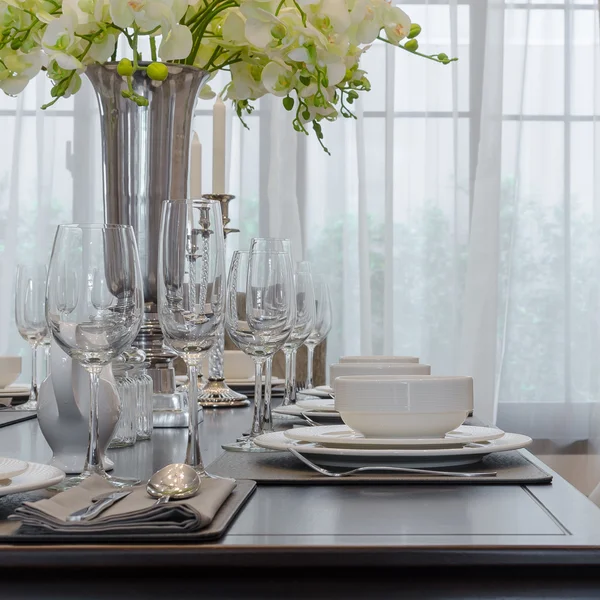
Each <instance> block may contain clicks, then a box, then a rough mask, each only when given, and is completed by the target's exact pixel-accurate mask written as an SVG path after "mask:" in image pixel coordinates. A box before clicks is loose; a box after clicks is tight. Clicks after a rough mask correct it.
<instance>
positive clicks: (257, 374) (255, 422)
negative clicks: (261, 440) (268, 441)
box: [250, 358, 264, 439]
mask: <svg viewBox="0 0 600 600" xmlns="http://www.w3.org/2000/svg"><path fill="white" fill-rule="evenodd" d="M263 362H264V359H257V358H255V359H254V412H253V413H252V431H251V432H250V439H252V438H255V437H256V436H257V435H260V434H261V433H262V432H263V430H262V412H263V402H262V372H263Z"/></svg>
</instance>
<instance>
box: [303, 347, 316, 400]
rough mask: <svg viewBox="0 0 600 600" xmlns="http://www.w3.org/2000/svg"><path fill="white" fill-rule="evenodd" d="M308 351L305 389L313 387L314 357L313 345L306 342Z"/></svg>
mask: <svg viewBox="0 0 600 600" xmlns="http://www.w3.org/2000/svg"><path fill="white" fill-rule="evenodd" d="M306 350H307V351H308V360H307V362H306V385H305V387H306V389H307V390H310V389H312V387H313V360H314V357H315V347H314V346H313V345H312V344H306Z"/></svg>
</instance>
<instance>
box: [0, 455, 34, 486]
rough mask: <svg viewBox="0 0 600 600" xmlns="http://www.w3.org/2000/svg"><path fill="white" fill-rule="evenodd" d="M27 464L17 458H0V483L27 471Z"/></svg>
mask: <svg viewBox="0 0 600 600" xmlns="http://www.w3.org/2000/svg"><path fill="white" fill-rule="evenodd" d="M28 466H29V463H26V462H25V461H24V460H19V459H18V458H0V481H1V480H3V479H12V478H13V477H16V476H17V475H20V474H21V473H24V472H25V471H26V470H27V467H28Z"/></svg>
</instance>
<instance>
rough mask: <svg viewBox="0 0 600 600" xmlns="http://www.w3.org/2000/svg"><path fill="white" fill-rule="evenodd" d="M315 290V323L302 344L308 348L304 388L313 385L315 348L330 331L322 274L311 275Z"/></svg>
mask: <svg viewBox="0 0 600 600" xmlns="http://www.w3.org/2000/svg"><path fill="white" fill-rule="evenodd" d="M313 286H314V291H315V324H314V327H313V329H312V331H311V332H310V335H309V336H308V338H307V340H306V342H304V345H305V346H306V349H307V350H308V361H307V369H306V384H305V386H304V388H305V389H307V390H308V389H311V388H312V387H314V386H313V362H314V354H315V348H316V347H317V346H318V345H319V344H320V343H321V342H322V341H323V340H324V339H325V338H326V337H327V334H328V333H329V332H330V331H331V299H330V297H329V286H328V285H327V283H326V282H325V279H324V278H323V276H322V275H317V276H313Z"/></svg>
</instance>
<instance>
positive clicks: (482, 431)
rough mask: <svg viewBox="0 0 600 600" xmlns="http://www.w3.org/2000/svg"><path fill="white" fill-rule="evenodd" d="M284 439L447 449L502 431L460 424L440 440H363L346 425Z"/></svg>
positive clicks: (294, 433) (308, 430)
mask: <svg viewBox="0 0 600 600" xmlns="http://www.w3.org/2000/svg"><path fill="white" fill-rule="evenodd" d="M285 435H286V437H288V438H290V439H291V440H299V441H301V442H314V443H315V444H321V445H322V446H329V447H331V448H408V447H411V448H414V447H427V448H451V447H455V446H460V445H464V444H474V443H481V442H489V441H490V440H496V439H498V438H501V437H502V436H503V435H504V431H502V430H501V429H496V428H495V427H474V426H471V425H461V426H460V427H458V428H457V429H455V430H454V431H450V432H449V433H447V434H446V437H443V438H389V439H388V438H366V437H364V436H363V435H361V434H360V433H357V432H356V431H354V430H352V429H350V427H348V426H347V425H325V426H322V427H299V428H297V429H290V430H288V431H286V432H285Z"/></svg>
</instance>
